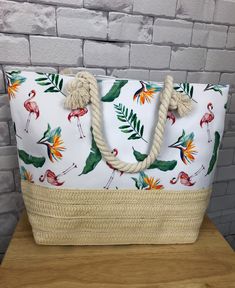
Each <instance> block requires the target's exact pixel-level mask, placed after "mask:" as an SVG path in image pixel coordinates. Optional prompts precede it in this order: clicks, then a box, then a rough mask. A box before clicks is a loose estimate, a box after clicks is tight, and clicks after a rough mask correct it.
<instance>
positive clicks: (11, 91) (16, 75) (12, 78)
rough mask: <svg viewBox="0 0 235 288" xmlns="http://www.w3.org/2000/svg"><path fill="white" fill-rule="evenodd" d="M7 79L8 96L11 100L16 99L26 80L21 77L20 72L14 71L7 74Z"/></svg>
mask: <svg viewBox="0 0 235 288" xmlns="http://www.w3.org/2000/svg"><path fill="white" fill-rule="evenodd" d="M6 79H7V93H8V96H9V98H10V99H12V98H15V95H16V92H17V91H18V89H19V87H20V85H21V84H22V83H23V82H25V80H26V78H25V77H23V76H22V75H21V72H20V71H12V72H6Z"/></svg>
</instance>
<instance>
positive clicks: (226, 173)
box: [216, 165, 235, 209]
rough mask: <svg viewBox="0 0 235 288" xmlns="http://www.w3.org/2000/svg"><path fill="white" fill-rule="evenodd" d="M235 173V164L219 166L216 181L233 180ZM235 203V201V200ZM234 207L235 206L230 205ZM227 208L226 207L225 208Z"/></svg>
mask: <svg viewBox="0 0 235 288" xmlns="http://www.w3.org/2000/svg"><path fill="white" fill-rule="evenodd" d="M234 175H235V165H231V166H228V167H219V168H218V169H217V174H216V181H218V182H219V181H226V180H233V179H234ZM233 203H234V205H235V201H233ZM230 208H234V207H230ZM225 209H226V208H225Z"/></svg>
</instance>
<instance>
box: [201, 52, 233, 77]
mask: <svg viewBox="0 0 235 288" xmlns="http://www.w3.org/2000/svg"><path fill="white" fill-rule="evenodd" d="M234 67H235V51H225V50H217V49H213V50H211V49H209V50H208V53H207V59H206V66H205V69H206V70H209V71H224V72H229V71H231V72H234Z"/></svg>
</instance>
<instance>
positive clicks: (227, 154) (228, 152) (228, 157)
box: [217, 149, 234, 166]
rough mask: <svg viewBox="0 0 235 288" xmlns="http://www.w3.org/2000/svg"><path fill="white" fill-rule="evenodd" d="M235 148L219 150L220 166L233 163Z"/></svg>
mask: <svg viewBox="0 0 235 288" xmlns="http://www.w3.org/2000/svg"><path fill="white" fill-rule="evenodd" d="M233 155H234V150H233V149H225V150H223V149H222V150H220V151H219V158H218V164H217V165H218V166H228V165H231V164H232V163H233Z"/></svg>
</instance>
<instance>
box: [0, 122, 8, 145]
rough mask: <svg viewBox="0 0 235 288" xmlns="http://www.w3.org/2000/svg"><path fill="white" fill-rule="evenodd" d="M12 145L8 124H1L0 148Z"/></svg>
mask: <svg viewBox="0 0 235 288" xmlns="http://www.w3.org/2000/svg"><path fill="white" fill-rule="evenodd" d="M9 144H10V137H9V128H8V124H7V122H0V146H5V145H9Z"/></svg>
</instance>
